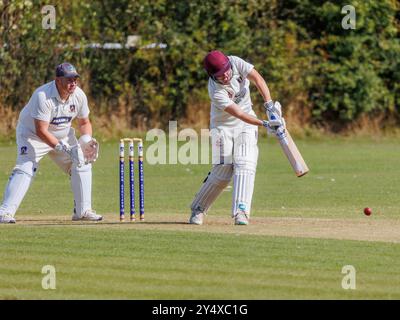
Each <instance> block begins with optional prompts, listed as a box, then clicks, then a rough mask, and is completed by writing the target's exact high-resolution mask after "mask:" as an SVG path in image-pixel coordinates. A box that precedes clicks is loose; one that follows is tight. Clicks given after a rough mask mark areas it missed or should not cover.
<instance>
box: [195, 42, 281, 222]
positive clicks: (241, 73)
mask: <svg viewBox="0 0 400 320" xmlns="http://www.w3.org/2000/svg"><path fill="white" fill-rule="evenodd" d="M203 62H204V68H205V70H206V71H207V74H208V76H209V80H208V94H209V96H210V99H211V117H210V129H211V130H210V131H211V143H212V161H213V167H212V170H211V172H209V174H208V176H207V178H206V179H205V180H204V182H203V185H202V186H201V188H200V190H199V192H198V193H197V194H196V196H195V199H194V200H193V202H192V204H191V216H190V219H189V223H191V224H197V225H201V224H203V220H204V217H205V215H206V213H207V211H208V209H209V208H210V206H211V205H212V203H213V202H214V201H215V199H216V198H217V197H218V196H219V195H220V193H221V192H222V191H223V190H224V189H225V188H226V187H227V185H228V184H229V182H230V181H231V179H232V177H233V198H232V218H233V219H234V223H235V224H236V225H247V224H248V223H249V218H250V209H251V201H252V197H253V189H254V180H255V174H256V167H257V159H258V146H257V137H258V127H259V126H264V127H265V128H266V129H267V132H268V134H270V135H275V134H276V130H277V128H280V129H282V128H284V127H285V121H284V119H283V118H282V112H281V106H280V104H279V102H274V101H272V99H271V94H270V91H269V89H268V86H267V84H266V82H265V80H264V79H263V77H262V76H261V75H260V74H259V73H258V72H257V70H255V69H254V66H253V65H251V64H250V63H248V62H246V61H244V60H243V59H241V58H239V57H236V56H226V55H225V54H224V53H223V52H221V51H218V50H215V51H211V52H209V53H208V54H207V55H206V57H205V58H204V61H203ZM250 82H252V83H254V84H255V86H256V87H257V89H258V91H259V93H260V94H261V96H262V97H263V99H264V107H265V109H266V112H267V115H268V121H267V120H260V119H258V118H257V117H256V114H255V112H254V111H253V108H252V102H251V99H250V91H249V84H250ZM282 126H283V127H282Z"/></svg>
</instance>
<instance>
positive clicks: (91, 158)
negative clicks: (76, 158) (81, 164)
mask: <svg viewBox="0 0 400 320" xmlns="http://www.w3.org/2000/svg"><path fill="white" fill-rule="evenodd" d="M79 144H80V145H81V148H82V151H83V155H84V158H85V163H86V164H88V163H93V162H95V161H96V160H97V158H98V157H99V143H98V142H97V140H96V139H95V138H92V137H91V136H89V135H87V134H85V135H83V136H81V137H80V138H79Z"/></svg>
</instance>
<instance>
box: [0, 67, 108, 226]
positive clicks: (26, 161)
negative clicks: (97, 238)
mask: <svg viewBox="0 0 400 320" xmlns="http://www.w3.org/2000/svg"><path fill="white" fill-rule="evenodd" d="M78 78H79V74H78V72H77V71H76V69H75V67H74V66H73V65H72V64H70V63H67V62H65V63H62V64H60V65H58V66H57V68H56V71H55V80H53V81H51V82H49V83H46V84H44V85H43V86H41V87H39V88H38V89H36V90H35V92H34V93H33V94H32V96H31V98H30V100H29V102H28V104H27V105H26V106H25V107H24V108H23V109H22V111H21V113H20V115H19V119H18V125H17V129H16V136H17V161H16V165H15V167H14V169H13V171H12V174H11V176H10V178H9V181H8V184H7V186H6V190H5V192H4V198H3V202H2V204H1V206H0V223H15V222H16V220H15V213H16V211H17V209H18V207H19V205H20V204H21V202H22V200H23V198H24V196H25V194H26V192H27V191H28V189H29V186H30V185H31V182H32V180H33V178H34V176H35V174H36V173H37V170H38V167H39V162H40V160H41V159H42V158H43V157H44V156H45V155H47V154H48V155H49V157H50V158H51V159H52V160H53V161H54V162H55V163H56V164H57V165H58V166H59V167H60V168H61V170H63V171H64V172H65V173H67V174H68V175H69V176H70V180H71V188H72V192H73V195H74V213H73V216H72V220H73V221H78V220H89V221H99V220H102V216H100V215H98V214H96V212H95V211H94V210H92V163H93V162H94V161H96V159H97V158H98V154H99V153H98V152H99V144H98V142H97V141H96V139H94V138H92V125H91V122H90V120H89V107H88V102H87V98H86V95H85V93H84V92H83V91H82V89H80V88H79V87H78V86H77V80H78ZM75 118H77V125H78V128H79V133H80V138H79V141H78V140H77V138H76V137H75V130H74V129H73V128H72V127H71V122H72V120H74V119H75Z"/></svg>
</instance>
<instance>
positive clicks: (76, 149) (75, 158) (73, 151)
mask: <svg viewBox="0 0 400 320" xmlns="http://www.w3.org/2000/svg"><path fill="white" fill-rule="evenodd" d="M54 150H56V151H58V152H64V153H66V154H67V155H68V156H69V157H70V158H71V160H72V163H74V164H75V165H76V166H77V167H79V168H80V167H82V166H83V165H84V164H85V159H84V156H83V152H82V149H81V146H80V145H79V144H76V145H75V146H70V145H68V144H67V143H66V142H64V141H62V140H60V141H59V142H58V143H57V145H56V146H55V147H54Z"/></svg>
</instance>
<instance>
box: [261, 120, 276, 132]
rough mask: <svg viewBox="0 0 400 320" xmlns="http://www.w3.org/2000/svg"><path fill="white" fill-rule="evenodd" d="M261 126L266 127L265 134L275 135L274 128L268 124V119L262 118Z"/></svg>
mask: <svg viewBox="0 0 400 320" xmlns="http://www.w3.org/2000/svg"><path fill="white" fill-rule="evenodd" d="M262 122H263V126H264V127H265V128H266V129H267V134H268V135H270V136H274V135H276V129H275V128H274V127H272V126H271V125H270V124H269V121H267V120H263V121H262Z"/></svg>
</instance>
